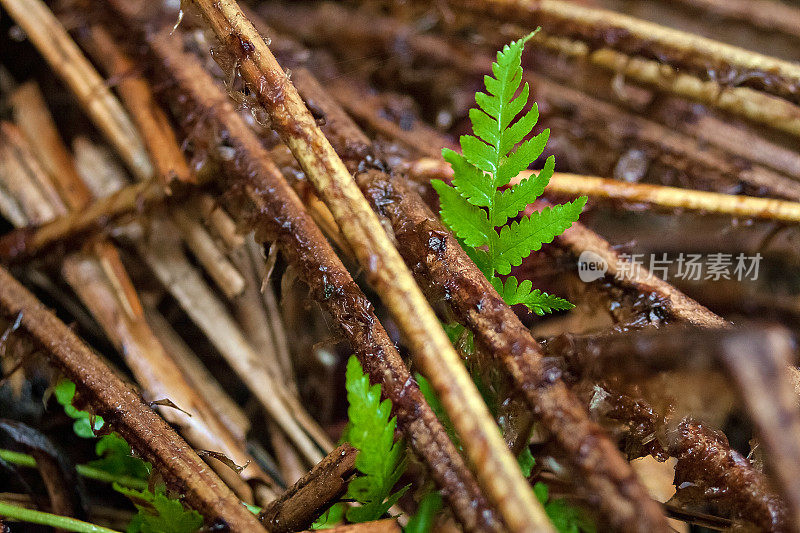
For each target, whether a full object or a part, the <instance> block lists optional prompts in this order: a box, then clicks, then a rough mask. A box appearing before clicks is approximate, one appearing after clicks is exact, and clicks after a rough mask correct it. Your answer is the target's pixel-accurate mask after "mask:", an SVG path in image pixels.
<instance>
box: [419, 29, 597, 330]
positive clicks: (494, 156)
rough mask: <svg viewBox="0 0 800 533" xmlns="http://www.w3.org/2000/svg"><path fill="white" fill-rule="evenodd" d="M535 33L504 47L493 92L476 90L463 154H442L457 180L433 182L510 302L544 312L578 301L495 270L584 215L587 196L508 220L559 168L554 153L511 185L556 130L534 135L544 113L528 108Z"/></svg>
mask: <svg viewBox="0 0 800 533" xmlns="http://www.w3.org/2000/svg"><path fill="white" fill-rule="evenodd" d="M537 31H538V30H537ZM534 34H535V32H534V33H531V34H530V35H528V36H527V37H525V38H523V39H520V40H518V41H514V42H512V43H510V44H508V45H506V46H504V47H503V49H502V50H501V51H500V52H498V53H497V61H496V62H495V63H493V64H492V75H491V76H488V75H487V76H484V84H485V85H486V92H478V93H477V94H475V102H476V103H477V104H478V107H477V108H475V109H471V110H470V112H469V118H470V120H471V121H472V131H473V133H474V135H463V136H462V137H461V139H460V144H461V151H462V153H461V154H458V153H456V152H454V151H453V150H449V149H444V150H442V156H443V157H444V159H445V160H446V161H447V162H448V163H450V166H451V167H452V168H453V173H454V177H453V181H452V186H450V185H448V184H446V183H444V182H443V181H439V180H434V181H433V187H434V189H436V192H438V193H439V200H440V213H441V216H442V220H443V221H444V223H445V224H447V226H449V227H450V229H451V230H453V232H454V233H455V234H456V236H457V237H458V238H459V240H460V241H461V242H462V244H463V245H464V246H465V248H466V250H467V253H468V254H469V255H470V257H471V258H472V259H473V261H475V264H476V265H477V266H478V268H480V270H481V271H482V272H483V273H484V274H485V275H486V277H487V278H488V279H489V280H490V281H491V282H492V284H494V285H495V286H496V287H500V288H502V289H503V290H501V289H498V292H500V294H501V295H503V296H504V297H505V298H506V301H508V302H509V303H512V302H513V303H524V304H525V305H527V306H528V307H529V308H530V309H531V310H532V311H533V312H535V313H538V314H542V313H545V312H551V311H552V310H561V309H568V308H569V306H570V305H571V304H569V302H567V301H566V300H562V299H561V298H557V297H555V296H550V295H548V294H544V293H541V292H540V291H534V290H532V287H530V282H527V285H526V284H525V283H523V284H522V286H519V287H518V286H517V284H516V283H517V282H516V279H514V282H513V284H514V289H513V290H511V289H510V287H511V286H510V285H509V288H508V290H506V285H504V284H503V283H502V281H500V280H499V279H497V278H496V276H495V274H496V273H499V274H501V275H506V274H508V273H509V272H511V267H512V266H518V265H520V264H521V263H522V260H523V259H524V258H525V257H527V256H528V255H530V253H531V252H532V251H535V250H538V249H539V248H541V246H542V245H543V244H545V243H549V242H552V240H553V238H554V237H555V236H557V235H559V234H561V233H562V232H563V231H564V230H565V229H567V228H568V227H569V226H571V225H572V223H573V222H575V221H576V220H577V219H578V215H580V212H581V210H582V209H583V206H584V204H585V203H586V198H585V197H582V198H579V199H577V200H575V201H573V202H570V203H567V204H564V205H557V206H554V207H553V208H546V209H545V210H543V211H542V212H541V213H533V214H532V215H530V216H526V217H523V218H522V219H521V220H519V221H514V222H511V223H510V224H508V221H509V219H512V218H515V217H517V215H518V214H519V213H520V211H522V210H523V209H525V208H526V207H527V206H528V205H529V204H531V203H532V202H534V201H535V200H536V199H537V198H538V197H539V196H541V194H542V193H543V192H544V189H545V187H546V186H547V183H548V182H549V181H550V178H551V177H552V175H553V171H554V169H555V159H554V158H553V157H552V156H551V157H549V158H547V161H546V163H545V165H544V168H543V169H542V170H541V171H540V172H539V173H538V174H535V175H532V176H531V177H529V178H527V179H525V180H523V181H521V182H520V183H518V184H516V185H513V186H511V187H507V188H505V187H506V186H507V185H508V184H509V182H510V181H511V179H512V178H513V177H514V176H516V175H518V174H519V173H520V172H522V171H523V170H525V169H527V168H528V167H529V166H530V165H531V164H532V163H533V162H534V161H535V160H536V159H538V158H539V157H540V156H541V155H542V153H543V152H544V148H545V145H546V144H547V140H548V139H549V137H550V131H549V130H544V131H542V132H541V133H539V134H538V135H534V136H533V137H530V138H528V136H529V135H530V134H531V132H532V131H533V128H534V126H536V122H537V121H538V120H539V109H538V107H537V106H536V104H535V103H534V104H533V105H532V106H531V108H530V109H529V110H528V111H527V112H524V113H523V110H524V109H525V107H526V106H527V105H528V96H529V95H530V87H529V86H528V84H527V83H522V50H523V48H524V46H525V43H526V42H527V41H528V39H530V38H531V37H533V35H534ZM526 138H527V140H526ZM497 228H499V230H498V229H497ZM512 279H513V278H512ZM507 283H510V281H509V282H507ZM521 287H526V289H525V290H522V288H521Z"/></svg>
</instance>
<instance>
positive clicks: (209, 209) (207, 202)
mask: <svg viewBox="0 0 800 533" xmlns="http://www.w3.org/2000/svg"><path fill="white" fill-rule="evenodd" d="M189 204H190V205H191V209H192V210H195V211H196V212H198V213H200V215H201V216H202V217H203V220H204V221H205V222H206V224H207V225H208V226H209V228H211V230H212V231H213V232H214V234H215V236H216V237H218V238H219V239H220V240H221V241H222V242H223V243H224V244H225V246H226V247H227V249H228V250H234V249H236V248H239V247H240V246H242V245H243V244H244V237H243V236H242V235H241V234H240V233H239V232H238V231H237V230H236V223H235V222H234V221H233V219H232V218H231V217H230V215H229V214H228V213H227V212H225V210H224V209H222V208H221V207H220V206H218V205H217V204H216V202H214V199H213V198H211V196H209V195H207V194H198V195H195V196H193V197H191V198H190V199H189Z"/></svg>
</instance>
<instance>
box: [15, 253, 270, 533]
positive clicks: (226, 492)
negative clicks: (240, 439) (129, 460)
mask: <svg viewBox="0 0 800 533" xmlns="http://www.w3.org/2000/svg"><path fill="white" fill-rule="evenodd" d="M19 313H22V321H21V331H22V332H24V333H25V334H27V335H29V336H30V337H31V338H32V339H33V340H34V341H35V342H36V343H37V344H39V345H40V346H41V347H42V349H43V350H44V351H45V353H47V355H48V356H49V358H50V359H51V361H52V362H53V364H54V365H56V366H57V367H58V368H59V369H61V371H63V372H64V374H65V375H66V376H67V377H68V378H69V379H71V380H72V381H74V382H75V384H76V385H77V387H78V390H79V391H80V392H81V395H82V397H84V398H85V399H86V400H87V402H88V403H89V405H90V406H91V407H92V409H93V411H94V412H95V413H96V414H98V415H100V416H102V417H103V418H104V419H105V420H107V421H108V422H109V424H110V425H111V426H112V427H113V428H114V429H115V430H116V431H118V432H119V433H120V434H121V435H122V437H124V438H125V440H127V441H128V442H129V443H130V445H131V446H132V447H133V448H134V449H135V450H136V451H137V452H138V453H140V454H141V455H142V457H143V458H144V459H145V460H147V461H149V462H150V463H152V464H153V466H154V468H155V470H156V471H158V472H160V473H161V475H162V476H163V477H164V480H165V481H166V482H167V483H168V485H169V486H171V487H172V488H174V489H175V490H176V491H178V492H180V493H182V494H185V495H186V500H187V502H188V503H189V504H190V505H191V506H192V507H194V508H195V509H198V510H199V511H200V512H201V513H202V514H203V515H204V516H205V517H206V519H207V520H208V521H209V523H210V522H213V521H214V520H215V519H220V520H223V521H224V522H225V523H227V524H228V525H229V526H230V527H231V529H233V530H236V531H261V530H262V528H261V525H260V524H259V522H258V520H257V519H256V517H255V516H254V515H253V514H252V513H250V511H248V510H247V509H246V508H245V507H244V506H243V505H242V504H241V502H240V501H239V500H238V498H236V496H234V494H233V493H232V492H231V491H230V489H228V487H226V486H225V484H224V483H223V482H222V481H221V480H220V479H219V478H218V477H217V476H216V475H215V474H214V473H213V472H211V470H209V469H208V468H207V467H206V466H205V464H204V463H203V461H202V460H201V459H200V458H199V457H198V456H197V454H196V453H194V451H193V450H192V449H191V448H190V447H189V446H188V445H187V444H186V442H184V441H183V439H181V438H180V437H179V436H178V435H177V434H176V433H175V432H174V431H173V430H172V429H171V428H170V427H169V426H168V425H167V424H166V422H164V420H163V419H161V417H159V416H158V415H156V414H155V412H153V411H152V410H151V409H150V408H149V407H147V406H146V405H145V404H144V402H142V400H141V398H140V397H139V395H138V393H137V392H136V391H134V390H133V389H132V388H130V387H129V386H127V385H125V384H124V383H123V382H122V380H120V379H119V378H118V377H117V376H116V374H115V373H114V372H113V371H112V370H111V369H110V368H108V366H106V365H105V364H104V363H103V362H102V361H101V360H100V358H99V357H98V356H97V355H96V354H95V353H94V352H92V350H91V349H90V348H88V347H87V346H86V345H85V344H84V343H83V342H82V341H81V340H80V339H79V338H78V337H77V336H76V335H75V334H74V333H73V332H72V331H71V330H70V329H69V328H68V327H67V326H66V325H65V324H64V323H63V322H61V321H60V320H59V319H58V318H56V316H55V315H54V314H53V313H51V312H50V311H48V310H47V309H46V308H45V307H44V306H43V305H42V304H41V303H40V302H39V301H38V300H36V298H35V297H34V296H33V295H32V294H30V293H29V292H28V291H27V290H26V289H25V288H24V287H23V286H22V285H20V284H19V283H18V282H17V281H16V280H15V279H14V278H13V277H12V276H11V275H10V274H9V273H8V272H7V271H6V270H5V269H2V268H0V314H2V316H3V318H5V319H6V320H9V321H13V320H14V319H15V317H16V316H17V315H18V314H19Z"/></svg>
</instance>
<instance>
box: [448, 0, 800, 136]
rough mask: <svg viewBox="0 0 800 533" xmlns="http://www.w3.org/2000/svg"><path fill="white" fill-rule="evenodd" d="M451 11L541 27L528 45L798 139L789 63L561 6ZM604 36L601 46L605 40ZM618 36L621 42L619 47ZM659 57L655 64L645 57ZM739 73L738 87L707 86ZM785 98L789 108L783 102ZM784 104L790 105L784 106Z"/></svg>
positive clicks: (495, 2)
mask: <svg viewBox="0 0 800 533" xmlns="http://www.w3.org/2000/svg"><path fill="white" fill-rule="evenodd" d="M450 3H451V5H453V6H457V7H458V8H464V7H466V8H467V9H469V10H472V11H474V12H478V13H482V14H491V15H494V16H497V17H499V18H502V19H504V20H513V21H514V23H515V24H523V25H529V26H531V27H536V26H540V25H541V26H542V28H543V30H544V31H542V32H540V33H539V34H538V35H537V36H536V37H534V39H533V42H535V43H537V44H539V45H541V46H544V47H546V48H549V49H551V50H554V51H557V52H559V53H562V54H565V55H567V56H571V57H576V58H585V59H588V61H590V62H591V63H594V64H596V65H598V66H601V67H603V68H606V69H609V70H612V71H614V72H619V73H621V74H623V75H624V76H626V77H629V78H631V79H634V80H637V81H640V82H643V83H646V84H649V85H654V86H656V87H658V88H659V89H661V90H665V91H669V92H673V93H675V94H678V95H681V96H684V97H686V98H690V99H693V100H696V101H699V102H702V103H704V104H707V105H710V106H713V107H717V108H719V109H722V110H725V111H728V112H731V113H735V114H738V115H740V116H743V117H745V118H748V119H750V120H753V121H756V122H760V123H763V124H767V125H769V126H772V127H774V128H777V129H780V130H782V131H785V132H787V133H791V134H793V135H795V136H797V135H800V109H799V108H798V107H797V106H796V105H794V104H797V103H800V100H798V98H800V91H799V90H798V86H800V67H798V66H797V65H795V64H793V63H790V62H788V61H782V60H779V59H775V58H772V57H768V56H764V55H761V54H757V53H755V52H750V51H748V50H744V49H741V48H738V47H735V46H731V45H727V44H723V43H720V42H717V41H713V40H711V39H707V38H704V37H700V36H697V35H693V34H689V33H685V32H682V31H679V30H675V29H672V28H666V27H664V26H660V25H657V24H653V23H650V22H646V21H642V20H639V19H635V18H633V17H628V16H626V15H622V14H619V13H614V12H611V11H606V10H602V9H597V8H591V7H585V6H581V5H576V4H574V3H572V2H564V1H562V0H541V1H537V2H532V1H530V0H451V1H450ZM606 35H607V36H608V38H606V37H605V36H606ZM620 35H623V36H624V38H621V39H618V38H617V37H619V36H620ZM653 56H655V57H658V58H659V60H660V61H666V64H665V63H662V62H659V61H653V60H651V59H650V57H653ZM717 69H718V70H720V71H721V72H723V73H725V72H734V73H742V74H745V75H742V76H741V80H740V81H739V82H738V83H739V84H740V85H744V86H743V87H729V86H728V85H726V84H723V83H718V82H717V81H714V80H710V79H708V78H707V76H708V75H707V71H708V70H715V71H716V70H717ZM784 98H785V99H786V100H784ZM787 100H788V101H787Z"/></svg>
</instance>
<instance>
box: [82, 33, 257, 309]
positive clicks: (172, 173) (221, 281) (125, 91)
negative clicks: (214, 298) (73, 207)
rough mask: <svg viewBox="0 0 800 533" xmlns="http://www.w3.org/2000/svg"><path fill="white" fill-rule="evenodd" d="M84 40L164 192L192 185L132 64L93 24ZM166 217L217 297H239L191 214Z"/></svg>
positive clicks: (238, 282) (234, 275)
mask: <svg viewBox="0 0 800 533" xmlns="http://www.w3.org/2000/svg"><path fill="white" fill-rule="evenodd" d="M84 42H85V44H86V46H87V48H88V49H89V50H90V51H91V54H92V56H93V57H94V58H95V60H96V61H98V62H99V63H100V64H102V65H103V66H104V67H105V69H106V72H107V74H108V76H109V77H111V78H115V79H118V80H119V83H118V87H119V91H120V96H121V98H122V102H123V104H124V105H125V106H126V108H127V109H128V111H129V112H130V113H131V115H132V116H133V119H134V122H135V123H136V125H137V126H138V130H139V133H140V134H141V136H142V138H143V139H144V142H145V145H146V147H147V151H148V154H149V156H150V159H151V161H152V162H153V164H154V165H155V167H156V169H157V171H158V177H159V178H160V180H161V182H162V183H163V184H164V186H165V187H166V190H167V191H169V184H170V182H171V181H172V180H173V179H174V180H176V181H178V182H183V183H194V182H196V181H197V180H196V178H195V176H194V174H192V173H191V172H190V170H189V166H188V165H187V163H186V159H185V158H184V156H183V153H181V150H180V146H179V145H178V141H177V139H176V138H175V132H174V131H173V130H172V126H171V125H170V124H169V120H168V119H167V117H166V115H165V114H164V112H163V111H162V110H161V108H160V107H159V106H158V104H157V103H156V101H155V98H154V96H153V92H152V91H151V89H150V85H149V84H148V83H147V81H146V80H145V79H143V78H142V77H141V76H139V75H138V74H136V73H135V68H134V66H133V62H132V61H131V60H130V59H129V58H128V57H127V56H126V55H125V54H124V53H123V52H122V50H120V48H119V46H118V45H117V44H116V43H115V42H114V40H113V39H112V38H111V36H110V35H109V34H108V33H107V32H106V31H105V30H104V29H103V28H101V27H99V26H92V27H91V28H90V29H89V32H88V34H87V37H86V38H85V39H84ZM112 140H113V139H112ZM137 178H138V179H140V180H142V179H146V178H147V177H146V176H142V175H137ZM170 213H171V216H172V220H173V221H174V222H175V224H176V225H177V227H178V229H179V230H180V232H181V234H182V235H183V238H184V240H185V241H186V244H187V246H189V248H190V249H191V250H192V252H193V253H194V255H195V257H196V258H197V260H198V262H199V263H200V264H202V265H203V267H204V268H205V270H206V271H207V272H208V274H209V275H210V276H211V278H212V279H213V280H214V282H215V283H216V284H217V286H218V287H219V288H220V289H222V291H223V293H225V295H226V296H227V297H228V298H232V297H234V296H236V295H237V294H239V293H241V292H242V290H243V289H244V279H243V278H242V275H241V274H240V273H239V272H238V271H237V270H236V269H235V268H234V266H233V265H232V264H231V263H230V261H229V260H228V258H227V257H225V254H224V253H223V252H222V251H221V250H219V248H218V247H217V245H216V243H215V242H214V240H213V238H212V237H211V235H209V234H208V231H207V230H206V229H205V227H204V226H203V224H202V223H201V221H200V219H199V217H198V216H197V214H196V213H192V212H191V211H190V210H189V209H187V208H186V207H184V206H176V207H175V209H174V210H171V211H170ZM223 231H224V230H223Z"/></svg>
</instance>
